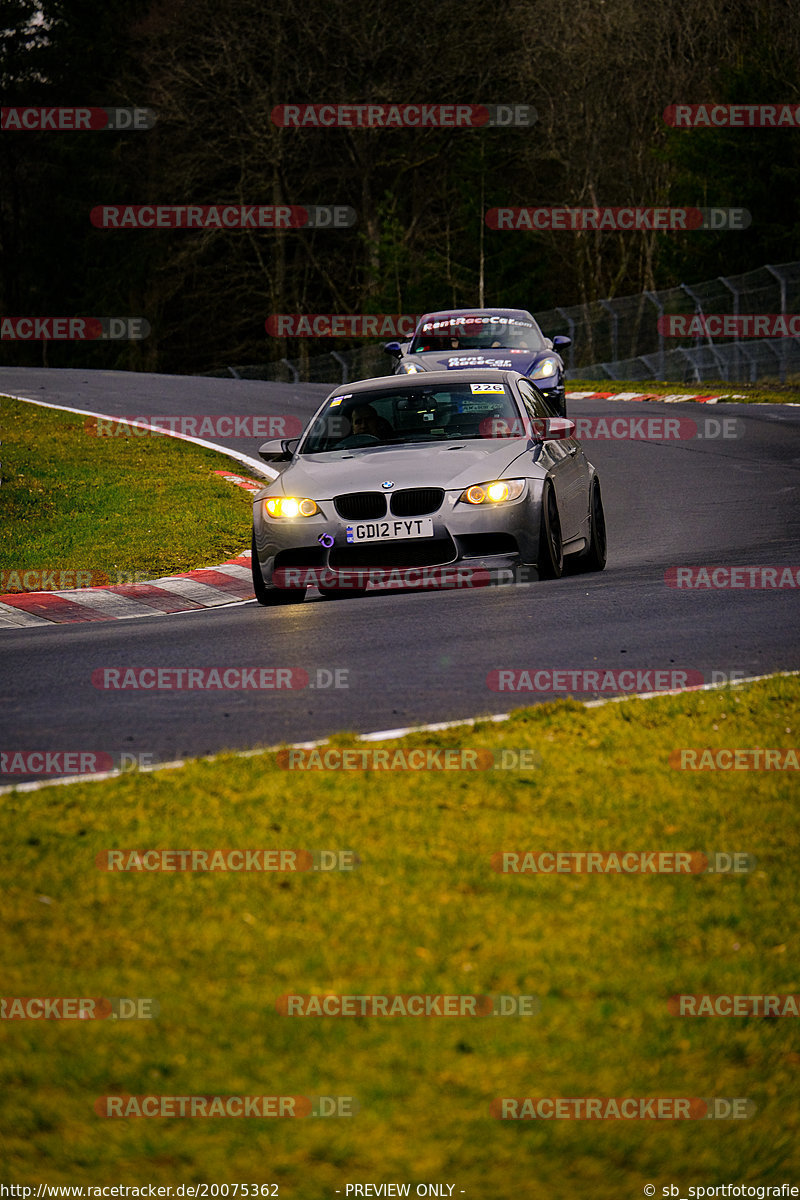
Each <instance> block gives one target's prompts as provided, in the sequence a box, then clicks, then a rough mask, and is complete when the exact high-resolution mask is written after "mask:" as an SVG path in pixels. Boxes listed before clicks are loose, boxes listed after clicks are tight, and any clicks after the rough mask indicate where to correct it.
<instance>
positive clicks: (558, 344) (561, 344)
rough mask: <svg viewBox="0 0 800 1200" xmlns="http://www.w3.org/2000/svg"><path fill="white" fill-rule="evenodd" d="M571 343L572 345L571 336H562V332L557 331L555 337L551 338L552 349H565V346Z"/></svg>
mask: <svg viewBox="0 0 800 1200" xmlns="http://www.w3.org/2000/svg"><path fill="white" fill-rule="evenodd" d="M571 345H572V338H570V337H564V335H563V334H560V333H559V334H558V335H557V336H556V337H554V338H553V349H554V350H566V348H567V346H571Z"/></svg>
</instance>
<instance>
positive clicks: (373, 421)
mask: <svg viewBox="0 0 800 1200" xmlns="http://www.w3.org/2000/svg"><path fill="white" fill-rule="evenodd" d="M350 423H351V425H352V428H353V433H354V434H355V435H356V436H357V435H358V434H361V433H367V434H370V435H371V436H372V437H375V438H379V439H380V440H381V441H385V440H386V438H390V437H393V436H394V429H393V428H392V426H391V425H390V424H389V422H388V421H387V420H386V418H385V417H379V416H378V414H377V413H376V412H375V409H374V408H373V407H372V405H371V404H363V405H362V406H361V407H360V408H354V409H353V411H352V412H351V413H350Z"/></svg>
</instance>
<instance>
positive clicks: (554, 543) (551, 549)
mask: <svg viewBox="0 0 800 1200" xmlns="http://www.w3.org/2000/svg"><path fill="white" fill-rule="evenodd" d="M536 566H537V568H538V571H539V578H540V579H560V578H561V575H562V574H563V571H564V547H563V544H562V541H561V519H560V517H559V515H558V504H557V503H556V494H555V492H554V491H553V485H552V484H551V483H550V482H549V481H548V482H547V483H545V485H544V492H543V494H542V519H541V525H540V527H539V557H538V559H537V560H536Z"/></svg>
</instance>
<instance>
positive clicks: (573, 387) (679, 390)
mask: <svg viewBox="0 0 800 1200" xmlns="http://www.w3.org/2000/svg"><path fill="white" fill-rule="evenodd" d="M590 391H591V392H614V393H616V392H645V393H650V394H652V395H659V396H662V395H664V396H675V395H678V394H680V395H683V394H685V395H694V396H728V397H730V403H731V404H798V403H800V381H798V380H795V381H794V382H793V383H776V382H770V384H769V386H768V387H764V386H759V385H758V384H753V383H722V382H717V383H714V382H711V383H710V382H709V381H708V380H705V381H704V382H703V383H675V382H674V381H671V382H669V383H666V382H664V381H663V380H657V379H636V380H634V381H633V382H628V383H623V382H621V381H620V380H618V379H613V380H612V379H570V380H568V381H567V392H590ZM719 403H720V404H723V403H725V401H723V400H720V401H719Z"/></svg>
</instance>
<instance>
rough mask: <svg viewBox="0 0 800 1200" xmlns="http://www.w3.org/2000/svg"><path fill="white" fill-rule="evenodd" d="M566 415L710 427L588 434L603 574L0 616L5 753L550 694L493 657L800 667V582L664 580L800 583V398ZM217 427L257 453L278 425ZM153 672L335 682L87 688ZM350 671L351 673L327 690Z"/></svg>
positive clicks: (211, 409)
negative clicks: (754, 572)
mask: <svg viewBox="0 0 800 1200" xmlns="http://www.w3.org/2000/svg"><path fill="white" fill-rule="evenodd" d="M329 390H331V389H330V388H328V387H326V386H325V385H295V386H287V385H283V384H277V383H259V382H251V381H242V380H235V379H230V380H227V379H223V380H217V379H207V378H190V377H179V376H167V375H145V374H133V373H125V372H106V371H87V370H63V371H59V370H47V369H28V370H24V369H13V368H0V394H12V395H19V396H24V397H28V398H31V399H36V400H41V401H46V402H48V403H53V404H59V405H64V406H69V407H74V408H78V409H88V410H92V411H97V412H100V413H108V414H111V415H114V416H128V417H141V416H146V415H161V416H165V415H179V414H196V415H198V416H201V415H203V414H215V415H219V414H231V415H233V414H236V415H243V414H250V415H263V414H265V413H266V414H274V415H286V414H293V415H297V416H299V417H301V418H303V419H305V418H307V417H308V416H309V415H310V414H311V413H312V412H313V411H314V410H315V408H316V407H317V406H318V404H319V403H320V401H321V399H322V398H323V397H324V396H325V395H326V394H327V392H328V391H329ZM569 415H570V416H571V417H573V418H581V417H606V418H608V419H609V420H612V419H618V418H620V417H625V418H630V419H632V418H634V417H647V418H654V417H662V416H664V417H671V418H676V417H677V418H680V419H681V420H682V421H686V420H692V421H694V422H696V424H697V426H698V432H699V433H700V434H702V435H703V436H702V437H696V436H695V437H684V438H682V439H681V440H631V439H629V438H621V439H610V440H595V439H593V440H584V447H585V450H586V453H587V456H588V457H589V459H590V460H591V461H592V462H594V463H595V465H596V466H597V468H598V470H599V472H600V478H601V483H602V488H603V496H604V501H605V509H606V518H607V523H608V533H609V557H608V566H607V568H606V570H605V571H604V572H603V573H601V574H598V575H591V574H589V575H572V576H565V577H564V578H562V579H560V580H556V581H549V582H536V583H531V584H526V585H522V586H506V587H491V588H480V589H476V590H456V591H431V590H425V591H424V592H404V593H396V592H385V593H381V594H370V595H367V596H365V597H362V598H358V599H340V600H335V601H327V600H323V599H322V598H321V597H319V596H318V595H317V593H316V592H315V591H313V590H311V591H310V592H309V595H308V598H307V600H306V602H305V603H303V604H302V605H299V606H297V605H295V606H289V607H285V608H274V609H265V608H262V607H260V606H259V605H258V604H257V603H256V602H255V601H252V602H248V603H244V604H235V605H231V606H230V607H223V608H217V609H207V610H202V611H194V612H189V613H181V614H173V615H169V616H167V615H165V616H163V617H162V616H153V617H147V618H143V619H131V620H121V621H108V622H100V623H93V624H89V625H87V624H76V625H55V624H54V625H52V626H51V627H43V628H35V629H5V630H3V631H2V633H1V634H0V654H1V655H2V663H3V686H2V693H1V696H0V704H1V705H2V709H1V711H2V720H1V724H2V747H3V748H4V749H13V750H23V751H27V750H39V751H41V750H52V751H61V752H66V751H98V750H104V751H111V752H120V751H127V752H129V753H133V754H140V755H147V756H149V758H150V760H151V761H154V762H159V761H174V760H175V759H178V758H184V757H186V756H197V755H204V754H212V753H216V752H219V751H222V750H226V749H237V750H238V749H250V748H254V747H260V746H264V747H266V746H273V745H276V744H278V743H280V742H283V741H288V742H296V741H305V740H310V739H317V738H322V737H325V736H327V735H329V734H332V733H334V732H336V731H339V730H355V731H358V732H361V733H367V732H371V731H379V730H388V729H396V728H399V727H405V726H409V725H416V724H423V723H429V722H438V721H448V720H456V719H461V718H470V717H476V716H482V715H487V714H491V713H502V712H508V711H509V710H511V709H513V708H516V707H520V706H528V705H530V704H533V703H536V702H539V701H546V700H551V699H553V698H554V697H553V695H552V694H545V693H535V692H530V691H526V692H508V691H503V692H497V691H493V690H491V689H490V688H489V686H488V683H487V678H488V676H489V675H490V673H491V672H493V671H496V670H497V669H525V670H528V671H531V672H532V671H534V670H542V669H545V668H551V669H556V670H561V671H563V670H572V669H581V670H582V669H592V668H610V669H616V670H618V669H621V668H628V669H629V670H630V669H633V670H655V669H674V668H683V669H686V670H690V671H694V672H701V673H702V675H703V677H704V679H705V680H706V681H707V682H712V681H715V680H716V681H718V680H720V679H721V678H723V676H728V677H729V676H730V675H731V674H732V673H735V674H736V675H737V676H752V675H759V674H764V673H768V672H773V671H779V670H797V669H800V603H799V601H798V590H800V589H798V588H797V587H794V588H782V589H774V588H766V589H764V588H760V589H754V588H749V587H748V588H737V589H730V588H727V589H719V588H715V589H708V588H704V589H699V590H695V589H692V590H679V589H676V588H674V587H669V586H667V583H666V581H665V573H666V572H667V571H668V570H669V568H670V567H676V566H691V565H695V566H709V567H711V566H734V565H738V566H748V567H749V566H759V565H764V566H791V567H793V568H794V575H795V578H797V575H798V568H800V407H792V406H788V407H785V406H778V405H767V406H751V405H741V404H717V405H714V406H710V405H702V404H692V403H686V404H669V405H667V404H661V403H653V402H648V403H625V402H620V401H604V400H574V401H571V402H569ZM724 421H727V425H723V422H724ZM715 431H716V432H715ZM724 432H727V435H728V436H722V435H723V433H724ZM215 440H217V441H219V443H220V444H221V445H223V446H226V447H229V448H233V449H236V450H238V451H240V452H244V453H245V454H248V455H250V456H252V457H257V451H258V445H259V444H260V441H261V440H262V439H260V438H257V439H255V440H252V439H247V438H244V439H243V438H219V439H215ZM87 448H88V449H90V448H91V439H89V438H87ZM178 455H179V451H177V450H176V458H177V457H178ZM221 465H222V466H224V465H226V462H225V460H222V461H221ZM231 469H232V470H234V471H235V470H237V467H236V466H235V465H233V464H231ZM238 470H242V468H241V467H239V468H238ZM246 541H247V543H248V544H249V539H243V545H242V549H245V548H247V546H246V545H245V542H246ZM208 565H212V564H208ZM152 666H162V667H195V668H210V667H219V668H223V667H241V668H254V667H276V668H277V667H290V668H296V667H302V668H304V669H305V670H306V671H308V672H309V676H310V680H311V682H312V683H315V684H316V683H317V682H319V683H321V684H323V685H324V684H326V683H329V684H331V686H314V687H306V688H302V689H297V690H291V691H288V690H284V689H281V690H236V691H234V690H226V691H220V690H192V691H186V690H182V691H152V690H124V691H122V690H100V689H98V688H96V687H95V686H94V685H93V683H92V672H93V671H95V670H96V669H97V668H101V667H110V668H125V667H152ZM318 670H321V672H322V673H321V674H320V675H318V674H317V672H318ZM337 671H338V673H339V674H338V679H339V682H340V684H346V686H340V687H338V688H337V687H334V686H332V684H333V682H335V680H336V674H335V673H336V672H337ZM19 781H20V780H19V777H17V778H16V779H14V780H12V779H10V778H3V779H0V784H9V783H12V782H19Z"/></svg>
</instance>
